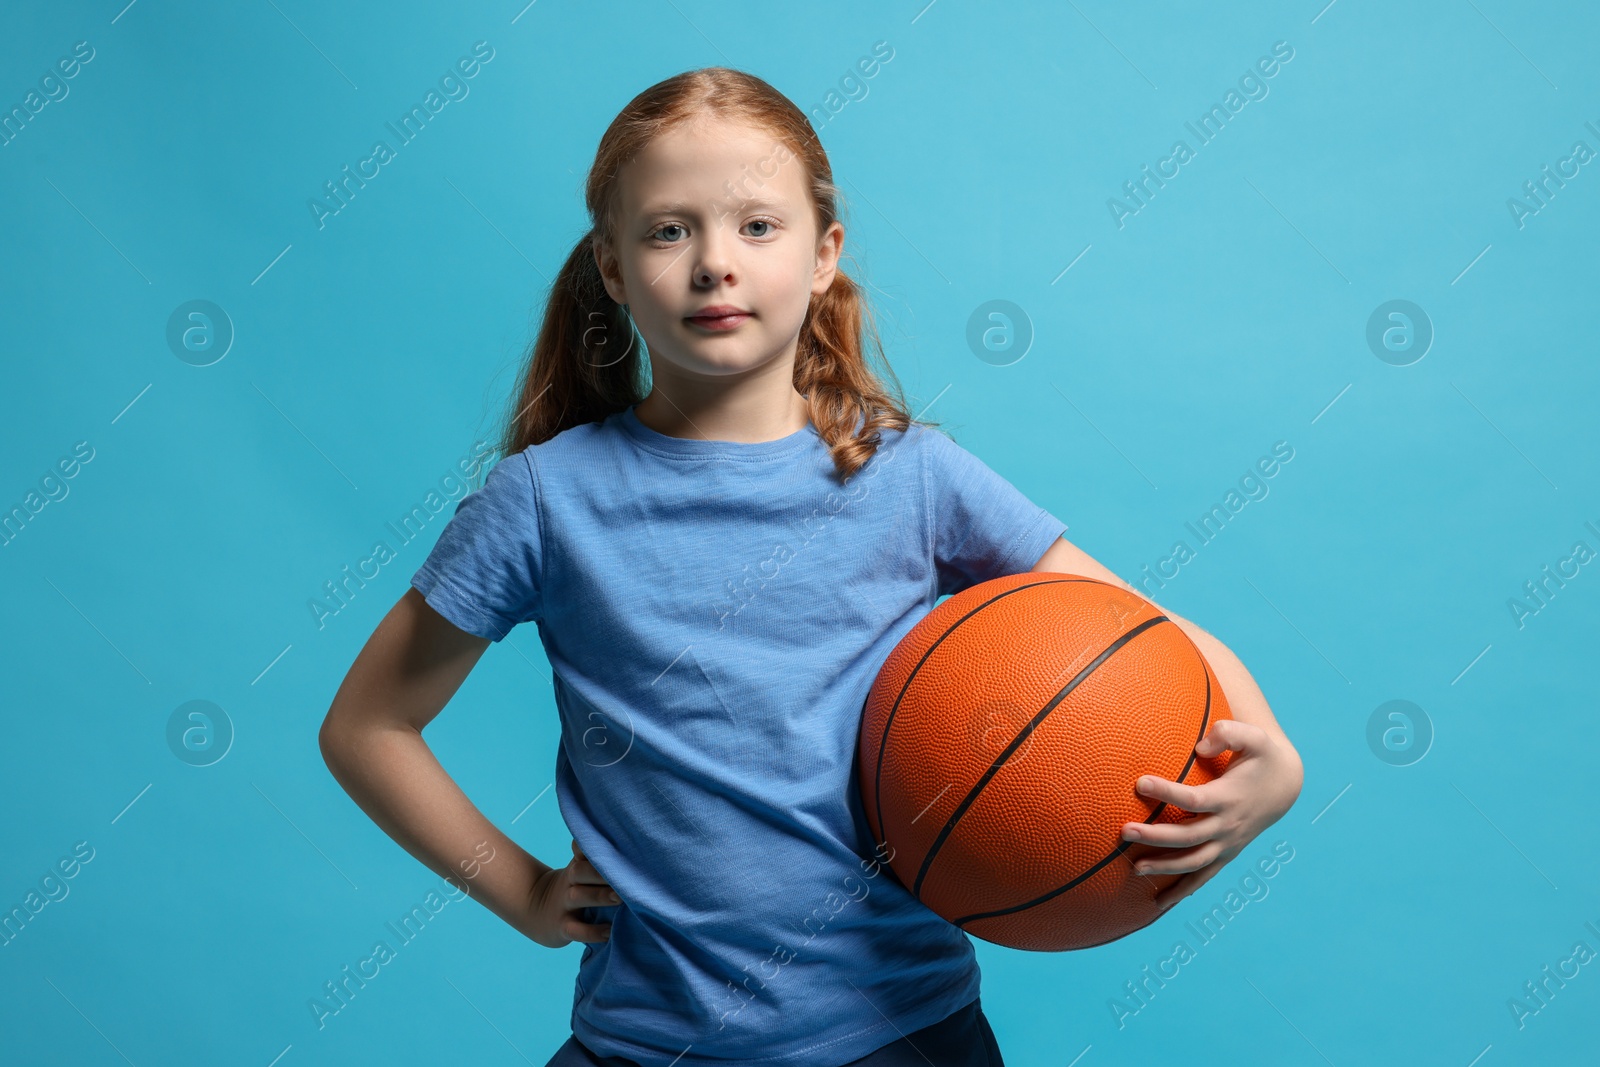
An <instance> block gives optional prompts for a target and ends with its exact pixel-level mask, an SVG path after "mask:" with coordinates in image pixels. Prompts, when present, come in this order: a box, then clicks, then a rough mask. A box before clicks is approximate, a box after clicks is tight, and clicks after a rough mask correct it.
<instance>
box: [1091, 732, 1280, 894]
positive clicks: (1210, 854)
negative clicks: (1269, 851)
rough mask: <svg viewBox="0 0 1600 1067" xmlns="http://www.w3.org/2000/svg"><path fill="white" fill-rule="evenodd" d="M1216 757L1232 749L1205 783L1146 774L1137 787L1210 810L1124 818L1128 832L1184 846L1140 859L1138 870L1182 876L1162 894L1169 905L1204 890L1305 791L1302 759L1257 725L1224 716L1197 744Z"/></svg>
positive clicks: (1124, 831)
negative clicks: (1186, 816) (1181, 817)
mask: <svg viewBox="0 0 1600 1067" xmlns="http://www.w3.org/2000/svg"><path fill="white" fill-rule="evenodd" d="M1194 750H1195V752H1196V753H1197V754H1199V755H1201V756H1204V757H1206V758H1207V759H1210V758H1212V757H1215V756H1218V755H1220V754H1221V753H1222V752H1223V751H1224V750H1228V751H1231V752H1233V758H1232V759H1230V760H1229V761H1228V766H1227V769H1226V770H1224V771H1223V772H1222V774H1221V775H1219V776H1218V777H1216V778H1214V779H1213V780H1211V781H1209V782H1207V783H1206V784H1204V785H1180V784H1179V783H1177V782H1174V781H1170V780H1168V779H1166V778H1157V777H1154V776H1153V775H1145V776H1144V777H1142V778H1140V779H1139V782H1138V784H1137V785H1136V787H1135V788H1136V789H1137V791H1138V792H1139V793H1141V794H1142V795H1144V796H1147V797H1151V798H1153V799H1155V800H1164V801H1166V802H1167V803H1168V804H1172V805H1174V806H1175V807H1179V808H1182V809H1183V810H1185V811H1195V812H1207V813H1209V814H1206V815H1202V816H1201V817H1199V818H1196V819H1191V820H1189V821H1187V822H1181V823H1140V822H1130V823H1124V824H1123V827H1122V837H1123V839H1124V840H1128V841H1138V842H1141V843H1144V844H1148V845H1156V846H1159V847H1162V848H1173V849H1181V850H1182V851H1179V852H1174V853H1172V854H1170V855H1166V856H1142V857H1140V858H1139V859H1138V860H1137V861H1136V862H1135V864H1134V869H1135V870H1137V871H1138V872H1139V873H1140V874H1184V877H1182V878H1180V879H1178V880H1177V881H1176V882H1174V883H1173V884H1172V885H1170V886H1168V887H1167V888H1166V889H1165V890H1163V891H1162V892H1161V893H1160V894H1158V895H1157V896H1156V904H1157V905H1158V906H1159V907H1161V908H1162V909H1166V908H1170V907H1171V906H1172V905H1174V904H1176V903H1177V902H1178V901H1180V900H1182V899H1183V898H1184V897H1186V896H1188V895H1189V894H1190V893H1193V892H1194V891H1195V890H1196V889H1199V888H1200V887H1201V886H1202V885H1204V884H1205V883H1206V882H1207V881H1209V880H1210V879H1211V877H1212V875H1214V874H1216V873H1217V872H1218V871H1220V870H1221V869H1222V868H1223V867H1224V866H1226V865H1227V863H1228V861H1229V860H1231V859H1233V858H1234V857H1235V856H1237V855H1238V854H1239V853H1240V852H1241V851H1243V849H1244V846H1245V845H1247V844H1249V843H1250V842H1251V841H1252V840H1253V839H1254V838H1255V836H1256V835H1257V834H1259V833H1260V832H1261V831H1262V830H1265V829H1266V828H1267V827H1269V826H1271V825H1272V824H1273V823H1275V822H1277V821H1278V820H1279V819H1280V818H1282V817H1283V813H1284V812H1286V811H1288V810H1289V807H1290V805H1292V804H1293V803H1294V800H1295V797H1297V796H1299V795H1300V782H1301V776H1302V771H1301V766H1300V758H1299V756H1298V755H1296V754H1295V753H1294V752H1293V750H1292V749H1287V748H1285V746H1283V745H1282V744H1280V743H1279V742H1278V741H1277V740H1276V739H1275V738H1274V737H1272V736H1271V735H1270V734H1268V733H1267V731H1265V730H1263V729H1262V728H1261V727H1259V726H1257V725H1255V724H1254V723H1248V722H1241V721H1240V720H1238V719H1218V720H1217V721H1216V722H1214V723H1212V724H1211V729H1210V730H1209V731H1207V733H1206V735H1205V736H1204V737H1203V738H1201V739H1200V743H1199V744H1197V745H1195V746H1194Z"/></svg>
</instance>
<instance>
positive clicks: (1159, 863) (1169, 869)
mask: <svg viewBox="0 0 1600 1067" xmlns="http://www.w3.org/2000/svg"><path fill="white" fill-rule="evenodd" d="M1220 855H1222V842H1220V841H1207V842H1206V843H1205V844H1203V845H1197V846H1195V847H1194V848H1192V849H1188V850H1186V851H1183V852H1174V853H1172V854H1171V855H1169V856H1159V857H1156V856H1141V857H1140V858H1139V859H1138V860H1136V861H1134V864H1133V869H1134V870H1135V871H1137V872H1138V873H1139V874H1188V873H1189V872H1190V871H1198V870H1200V869H1201V868H1202V867H1206V866H1208V865H1210V863H1211V862H1212V861H1213V860H1215V859H1216V858H1217V857H1218V856H1220Z"/></svg>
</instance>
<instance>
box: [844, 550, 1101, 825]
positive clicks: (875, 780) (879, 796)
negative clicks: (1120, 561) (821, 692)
mask: <svg viewBox="0 0 1600 1067" xmlns="http://www.w3.org/2000/svg"><path fill="white" fill-rule="evenodd" d="M1098 581H1100V579H1098V578H1047V579H1044V580H1042V581H1037V582H1029V583H1028V584H1027V585H1019V586H1017V587H1016V588H1015V589H1007V590H1006V591H1005V592H1003V593H996V594H995V595H994V596H992V597H990V598H989V599H988V600H985V601H984V602H983V603H982V604H979V605H978V606H977V607H975V608H973V609H972V610H971V611H969V612H967V613H966V614H965V615H963V616H961V618H959V619H957V620H956V621H955V622H953V623H951V624H950V626H949V627H948V628H947V629H946V630H945V632H944V633H942V634H940V635H939V636H938V637H937V638H936V639H935V640H934V642H933V644H931V645H929V646H928V651H926V652H924V653H923V654H922V658H921V659H919V660H917V665H916V666H915V667H913V668H911V673H910V674H909V675H907V676H906V682H905V684H904V685H902V686H901V687H900V692H899V693H898V694H897V695H896V696H895V698H894V706H893V707H891V708H890V709H889V717H888V718H887V719H885V720H884V723H883V737H881V738H880V739H879V740H878V764H877V767H876V768H875V769H874V770H873V772H872V795H873V799H874V801H875V803H874V808H875V809H876V811H877V816H878V826H877V831H878V833H879V834H880V835H881V834H882V833H883V754H884V753H885V752H887V751H888V750H889V728H890V727H891V726H893V725H894V717H895V715H896V714H897V713H898V712H899V711H900V702H901V701H902V700H904V699H905V698H906V693H907V691H909V690H910V689H911V683H912V682H913V681H915V680H916V677H917V672H918V671H920V670H922V665H923V664H924V663H926V662H928V657H929V656H931V655H933V650H934V649H936V648H938V647H939V646H940V645H941V644H943V643H944V639H945V638H947V637H949V636H950V635H951V634H953V633H955V632H956V630H957V629H958V628H960V626H961V624H962V623H964V622H966V621H967V620H968V619H970V618H972V617H973V616H974V615H976V614H977V613H978V612H980V611H982V610H983V609H984V608H986V607H988V606H989V605H990V604H993V603H994V602H995V601H997V600H1004V599H1005V598H1006V597H1008V596H1010V595H1011V594H1013V593H1020V592H1022V591H1023V590H1024V589H1035V588H1037V587H1039V586H1041V585H1062V584H1064V583H1066V582H1098ZM1101 584H1102V585H1104V584H1108V583H1104V582H1102V583H1101ZM873 844H874V845H875V846H876V847H877V848H882V847H883V846H884V845H886V844H888V842H887V841H874V842H873Z"/></svg>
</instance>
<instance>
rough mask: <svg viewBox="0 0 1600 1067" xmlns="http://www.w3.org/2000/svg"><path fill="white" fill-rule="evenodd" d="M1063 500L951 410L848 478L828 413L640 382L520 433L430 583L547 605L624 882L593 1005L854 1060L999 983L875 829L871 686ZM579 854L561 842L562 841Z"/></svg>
mask: <svg viewBox="0 0 1600 1067" xmlns="http://www.w3.org/2000/svg"><path fill="white" fill-rule="evenodd" d="M1065 529H1066V524H1065V523H1063V522H1061V521H1060V520H1058V519H1056V518H1055V517H1054V516H1053V515H1051V514H1050V513H1049V512H1047V511H1045V510H1044V509H1043V508H1041V507H1038V506H1037V505H1035V504H1033V503H1031V502H1030V501H1029V500H1028V498H1027V497H1025V496H1024V495H1023V494H1022V493H1021V492H1019V491H1018V490H1017V489H1016V488H1014V487H1013V486H1012V485H1011V484H1010V483H1008V482H1007V481H1006V480H1005V479H1003V478H1001V477H1000V476H999V475H997V474H995V473H994V472H993V471H992V470H990V469H989V468H988V467H987V466H985V465H984V464H983V463H982V462H980V461H979V460H978V459H977V458H976V457H974V456H973V455H972V454H971V453H969V452H967V451H966V450H964V449H962V448H961V447H960V446H958V445H957V444H955V443H954V442H953V441H951V440H950V438H948V437H946V436H945V435H944V434H943V433H941V432H939V431H938V430H937V429H930V428H928V427H923V426H920V425H916V424H913V426H912V428H911V429H910V430H908V431H906V432H904V433H901V432H898V431H893V430H888V431H884V432H883V435H882V441H881V444H880V445H879V447H878V451H877V453H876V454H875V455H874V456H873V458H872V459H871V460H870V461H869V463H868V464H867V465H866V466H864V467H862V468H861V469H860V470H859V471H857V472H856V474H855V475H853V476H852V477H851V478H850V479H849V480H848V481H847V482H845V483H844V484H843V485H841V484H840V483H839V482H838V480H837V478H836V476H835V475H834V473H833V463H832V460H831V458H830V457H829V454H828V450H827V446H826V444H825V443H824V442H823V440H822V438H821V437H820V436H819V435H818V434H817V432H816V429H815V427H813V426H810V425H808V426H807V427H806V428H805V429H803V430H798V431H796V432H795V433H792V434H790V435H788V436H787V437H783V438H780V439H778V440H775V441H761V442H729V441H701V440H687V439H683V438H677V437H669V436H667V435H664V434H661V433H658V432H656V431H654V430H652V429H650V428H649V427H647V426H645V425H644V424H643V423H641V422H640V421H639V419H638V417H637V416H636V415H635V414H634V413H633V409H632V408H629V409H627V410H625V411H623V412H620V413H618V414H614V415H612V416H610V417H608V418H606V419H605V420H604V421H603V422H596V423H589V424H585V425H582V426H577V427H573V428H571V429H568V430H566V431H564V432H562V433H560V434H558V435H557V436H555V437H554V438H552V439H551V440H549V441H546V442H545V443H543V444H540V445H535V446H532V447H530V448H527V449H525V450H523V451H521V452H518V453H516V454H515V455H512V456H508V457H506V458H505V459H503V460H502V461H501V462H500V463H499V464H498V465H496V466H495V467H494V469H493V470H492V471H490V473H489V476H488V478H487V479H486V481H485V484H484V485H483V487H482V488H480V489H478V490H476V491H474V492H472V493H470V494H468V495H467V496H466V497H465V498H463V499H462V500H461V501H460V503H458V504H457V505H456V509H455V512H454V514H453V516H452V517H451V519H450V521H449V523H448V524H446V526H445V528H444V530H443V532H442V533H441V534H440V536H439V541H438V543H437V544H436V545H435V546H434V548H433V551H432V552H431V553H430V554H429V556H428V558H427V560H426V562H425V563H424V564H423V565H422V567H421V569H419V570H418V571H417V573H416V575H415V576H414V577H413V578H412V584H413V585H414V586H416V588H417V589H418V590H419V591H420V592H421V593H422V594H423V595H424V597H425V598H426V599H427V602H428V603H429V604H430V605H431V606H432V607H433V608H434V609H435V610H436V611H438V612H439V613H440V614H441V615H443V616H444V617H445V618H446V619H448V620H450V621H451V622H452V623H454V624H455V625H456V626H458V627H460V628H461V629H462V630H465V631H467V632H468V633H472V634H476V635H478V636H480V637H486V638H491V639H493V640H496V641H498V640H500V639H501V638H503V637H504V636H505V635H506V633H507V631H509V630H510V629H511V628H512V627H513V626H515V625H516V624H518V623H520V622H530V621H531V622H534V623H536V624H537V625H538V628H539V637H540V640H541V641H542V642H543V644H544V649H545V653H546V655H547V656H548V658H549V660H550V666H551V668H552V673H553V683H554V689H555V702H556V707H557V708H558V710H559V712H560V717H561V744H560V748H559V750H558V752H557V754H556V776H555V781H556V796H557V798H558V800H559V802H560V805H561V813H562V815H563V817H564V818H565V820H566V823H567V827H568V829H569V830H570V831H571V833H572V836H573V838H574V839H576V840H577V842H578V844H579V845H580V846H581V847H582V848H583V851H584V853H585V854H586V855H587V856H588V857H589V859H590V860H591V861H592V862H593V863H594V865H595V867H596V869H598V870H599V872H600V874H601V876H602V877H604V878H605V879H606V880H607V881H608V882H609V883H610V884H611V886H612V888H613V889H615V890H616V891H617V894H618V895H619V896H620V897H621V898H622V901H623V902H622V903H621V904H619V905H613V906H610V907H603V908H592V909H585V913H584V917H585V920H586V921H602V922H603V921H606V920H609V921H610V922H611V923H612V928H611V938H610V940H609V941H608V942H604V943H598V944H591V945H588V946H586V947H585V949H584V952H583V955H582V960H581V963H580V966H579V970H578V976H577V988H576V990H575V995H574V999H573V1008H572V1019H571V1024H572V1031H573V1033H574V1034H575V1035H576V1036H577V1038H578V1040H580V1041H581V1042H583V1043H584V1044H585V1045H587V1046H588V1047H589V1048H590V1049H591V1050H593V1051H594V1052H596V1053H598V1054H599V1055H601V1056H624V1057H627V1058H629V1059H632V1060H636V1061H637V1062H639V1063H640V1064H641V1065H643V1067H668V1065H669V1064H673V1063H676V1064H678V1065H680V1067H691V1065H708V1067H709V1065H713V1064H716V1065H721V1067H726V1065H727V1064H728V1063H729V1062H735V1061H736V1062H738V1063H741V1064H766V1065H772V1067H780V1065H783V1067H787V1065H801V1064H804V1065H819V1067H825V1065H831V1064H842V1063H847V1062H849V1061H851V1060H854V1059H858V1058H860V1057H862V1056H865V1055H866V1054H868V1053H869V1052H872V1051H873V1050H874V1049H877V1048H880V1047H881V1046H883V1045H886V1044H888V1043H889V1042H891V1041H894V1040H895V1039H897V1038H898V1037H899V1036H900V1035H901V1034H902V1033H910V1032H912V1031H913V1030H918V1029H921V1028H922V1027H924V1026H928V1025H930V1024H932V1023H935V1022H937V1021H939V1020H940V1019H943V1018H944V1017H945V1016H947V1015H949V1014H951V1013H952V1012H954V1011H956V1010H957V1009H959V1008H961V1007H963V1006H965V1005H966V1004H968V1003H970V1002H971V1001H972V1000H973V999H974V998H976V997H977V996H978V991H979V972H978V966H977V961H976V958H975V956H974V953H973V949H972V944H971V942H970V941H969V940H968V937H967V935H966V934H965V933H964V932H963V931H962V930H960V929H959V928H958V927H956V926H954V925H952V924H950V923H949V922H947V921H946V920H944V919H943V918H940V917H939V916H938V915H936V914H935V913H934V912H932V911H931V910H929V909H928V908H927V907H926V906H925V905H923V904H922V903H920V902H919V901H918V900H917V899H916V898H914V897H913V896H911V894H910V893H909V892H908V891H907V890H906V889H905V888H904V887H903V886H902V885H901V884H900V883H899V882H898V881H897V880H896V879H895V876H894V874H893V872H892V870H890V868H889V866H888V865H887V863H886V862H880V861H885V860H887V859H888V853H883V854H877V853H875V852H874V845H875V842H874V841H873V838H872V833H871V830H870V828H869V826H868V823H867V821H866V818H865V815H864V812H863V809H862V804H861V800H860V796H859V794H858V792H857V787H856V764H857V758H856V744H857V738H858V736H859V734H860V727H861V713H862V708H863V705H864V703H865V701H866V697H867V692H868V690H869V688H870V687H871V685H872V682H873V679H874V678H875V677H876V676H877V673H878V670H879V668H880V667H882V665H883V663H884V661H885V660H886V659H887V658H888V656H889V653H890V652H891V651H892V650H893V649H894V647H895V645H896V644H897V643H898V642H899V641H900V639H901V638H903V637H904V636H905V635H906V633H907V632H908V631H909V630H910V629H911V628H912V627H913V626H914V625H916V623H917V622H918V621H919V620H920V619H922V618H923V617H924V616H925V615H927V613H928V612H929V611H930V610H931V609H932V608H933V606H934V604H935V603H936V602H937V601H938V599H939V597H941V596H943V595H946V594H950V593H955V592H958V591H960V590H962V589H965V588H967V587H968V586H971V585H975V584H977V583H979V582H983V581H987V580H989V579H991V578H998V577H1001V576H1003V575H1007V574H1018V573H1023V572H1026V571H1028V570H1030V569H1031V568H1032V567H1033V565H1034V564H1036V563H1037V562H1038V561H1039V559H1040V557H1042V556H1043V555H1044V553H1045V550H1046V549H1048V548H1049V547H1050V545H1051V544H1052V543H1053V542H1054V541H1055V540H1056V539H1057V538H1058V537H1060V536H1061V535H1062V533H1063V532H1064V531H1065ZM550 858H551V859H552V860H554V861H555V862H557V863H564V862H565V861H563V860H562V859H561V857H550Z"/></svg>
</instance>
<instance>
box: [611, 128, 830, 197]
mask: <svg viewBox="0 0 1600 1067" xmlns="http://www.w3.org/2000/svg"><path fill="white" fill-rule="evenodd" d="M618 179H619V184H620V190H619V191H620V192H621V200H622V207H623V210H624V211H625V212H626V213H627V214H629V215H643V214H650V213H659V212H663V211H692V210H695V209H697V208H699V209H704V210H710V208H711V206H712V205H713V203H717V204H726V203H727V202H728V201H730V200H736V201H737V202H738V203H739V204H740V205H741V206H743V207H768V208H789V209H791V210H792V209H795V208H797V207H801V206H804V205H805V204H806V202H807V190H806V183H805V175H804V171H803V168H802V166H801V164H800V159H799V157H798V156H796V155H795V154H794V153H793V152H792V151H791V150H789V149H788V148H787V147H786V146H784V145H783V143H782V142H781V141H780V140H779V139H778V138H777V137H776V136H775V135H774V134H773V133H772V132H771V131H769V130H766V129H763V128H761V127H758V126H752V125H750V124H749V123H746V122H741V121H738V120H733V119H724V118H721V117H716V116H706V117H701V118H695V119H691V120H690V121H688V122H685V123H682V124H680V125H678V126H675V127H673V128H672V129H670V130H667V131H666V132H664V133H662V134H660V135H658V136H657V137H656V138H655V139H654V140H653V141H651V142H650V144H649V145H647V146H646V147H645V149H644V150H643V151H641V152H640V153H639V154H638V155H637V156H635V157H634V158H633V159H632V160H630V161H629V162H628V163H627V164H625V165H624V166H623V168H622V171H621V173H620V174H619V175H618Z"/></svg>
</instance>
